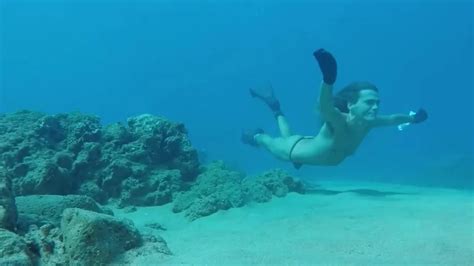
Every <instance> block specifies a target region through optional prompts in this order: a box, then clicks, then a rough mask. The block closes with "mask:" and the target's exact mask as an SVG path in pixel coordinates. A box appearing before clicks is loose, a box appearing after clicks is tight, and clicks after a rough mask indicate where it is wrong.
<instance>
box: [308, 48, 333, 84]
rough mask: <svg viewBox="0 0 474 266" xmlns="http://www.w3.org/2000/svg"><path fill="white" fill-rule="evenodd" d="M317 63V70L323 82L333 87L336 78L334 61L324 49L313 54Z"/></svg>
mask: <svg viewBox="0 0 474 266" xmlns="http://www.w3.org/2000/svg"><path fill="white" fill-rule="evenodd" d="M313 55H314V57H315V58H316V60H317V61H318V64H319V68H320V69H321V72H322V73H323V81H324V83H326V84H328V85H333V84H334V82H335V81H336V76H337V63H336V59H334V57H333V56H332V54H330V53H329V52H327V51H326V50H324V49H319V50H317V51H315V52H314V53H313Z"/></svg>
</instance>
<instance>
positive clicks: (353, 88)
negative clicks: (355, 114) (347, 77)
mask: <svg viewBox="0 0 474 266" xmlns="http://www.w3.org/2000/svg"><path fill="white" fill-rule="evenodd" d="M362 90H373V91H377V92H378V91H379V90H378V89H377V87H375V85H373V84H372V83H370V82H367V81H357V82H352V83H350V84H349V85H347V86H346V87H344V88H343V89H342V90H340V91H339V92H338V93H336V95H334V97H333V100H334V106H335V107H336V108H337V109H339V111H341V112H342V113H349V109H348V108H347V104H348V103H355V102H356V101H357V100H358V99H359V92H360V91H362Z"/></svg>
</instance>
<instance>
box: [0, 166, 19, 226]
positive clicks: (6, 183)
mask: <svg viewBox="0 0 474 266" xmlns="http://www.w3.org/2000/svg"><path fill="white" fill-rule="evenodd" d="M17 215H18V214H17V208H16V204H15V197H14V196H13V193H12V185H11V180H10V176H9V175H8V174H7V171H5V169H4V168H3V167H1V166H0V228H3V229H7V230H10V231H14V230H15V229H16V221H17Z"/></svg>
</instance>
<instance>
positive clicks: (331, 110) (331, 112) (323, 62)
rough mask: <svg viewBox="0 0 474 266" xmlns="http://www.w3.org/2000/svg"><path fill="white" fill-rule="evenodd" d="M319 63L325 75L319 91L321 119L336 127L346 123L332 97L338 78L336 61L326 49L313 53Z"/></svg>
mask: <svg viewBox="0 0 474 266" xmlns="http://www.w3.org/2000/svg"><path fill="white" fill-rule="evenodd" d="M313 55H314V57H315V58H316V60H317V61H318V64H319V68H320V69H321V72H322V74H323V82H322V83H321V89H320V90H319V108H320V110H319V111H320V112H321V117H322V118H323V119H324V121H326V122H331V123H333V124H334V125H335V126H337V125H340V124H342V123H344V116H343V115H342V113H341V112H340V111H339V110H337V108H336V107H335V106H334V102H333V97H332V88H333V84H334V82H335V81H336V76H337V63H336V59H334V57H333V56H332V55H331V54H330V53H329V52H327V51H325V50H324V49H319V50H317V51H315V52H314V53H313Z"/></svg>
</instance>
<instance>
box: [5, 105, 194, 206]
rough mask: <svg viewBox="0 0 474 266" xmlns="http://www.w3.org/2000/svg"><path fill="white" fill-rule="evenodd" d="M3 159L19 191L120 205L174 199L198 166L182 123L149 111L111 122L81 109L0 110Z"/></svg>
mask: <svg viewBox="0 0 474 266" xmlns="http://www.w3.org/2000/svg"><path fill="white" fill-rule="evenodd" d="M0 164H3V165H5V168H6V171H7V173H8V174H10V175H11V176H12V182H13V191H14V193H15V195H17V196H19V195H34V194H55V195H67V194H81V195H87V196H90V197H92V198H94V199H95V200H97V201H98V202H100V203H105V202H107V200H109V199H115V200H117V201H119V203H120V204H121V205H122V206H126V205H129V204H136V205H159V204H165V203H168V202H170V201H171V200H172V195H173V194H174V193H175V192H177V191H178V190H180V188H181V183H183V182H185V181H192V180H194V179H195V177H196V176H197V174H198V171H199V161H198V155H197V152H196V150H195V149H194V148H193V147H192V146H191V143H190V141H189V139H188V137H187V132H186V129H185V127H184V125H183V124H180V123H175V122H171V121H168V120H166V119H164V118H161V117H157V116H152V115H148V114H145V115H140V116H137V117H132V118H129V119H128V120H127V125H126V126H125V125H122V124H121V123H115V124H111V125H108V126H105V127H102V126H101V124H100V120H99V118H98V117H96V116H91V115H84V114H79V113H69V114H56V115H46V114H42V113H37V112H30V111H21V112H17V113H14V114H7V115H1V116H0ZM135 196H136V198H134V197H135Z"/></svg>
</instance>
